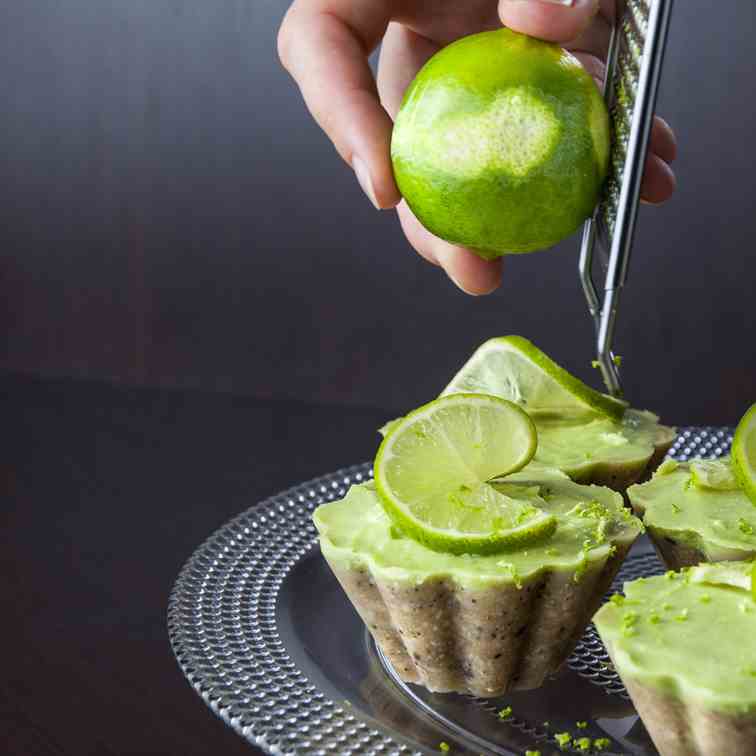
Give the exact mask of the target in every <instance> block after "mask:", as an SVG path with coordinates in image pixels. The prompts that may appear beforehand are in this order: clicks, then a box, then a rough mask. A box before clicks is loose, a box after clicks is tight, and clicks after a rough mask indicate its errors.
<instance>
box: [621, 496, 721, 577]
mask: <svg viewBox="0 0 756 756" xmlns="http://www.w3.org/2000/svg"><path fill="white" fill-rule="evenodd" d="M634 509H635V508H634ZM639 516H640V517H642V515H639ZM646 532H647V533H648V537H649V538H650V539H651V543H653V544H654V548H655V549H656V553H657V554H658V555H659V559H661V561H662V562H663V563H664V564H665V565H666V566H667V567H668V568H669V569H670V570H681V569H682V568H683V567H695V565H697V564H700V563H701V562H708V561H709V559H707V557H706V554H704V553H703V551H699V550H698V549H695V548H693V547H692V546H686V545H685V544H684V543H680V542H679V541H675V540H673V539H672V538H669V536H664V535H661V534H660V533H656V532H654V529H653V528H647V529H646Z"/></svg>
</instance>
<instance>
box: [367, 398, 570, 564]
mask: <svg viewBox="0 0 756 756" xmlns="http://www.w3.org/2000/svg"><path fill="white" fill-rule="evenodd" d="M536 446H537V436H536V429H535V426H534V425H533V421H532V420H531V419H530V418H529V417H528V415H527V414H526V413H525V412H523V411H522V410H521V409H520V408H519V407H517V406H516V405H514V404H512V403H511V402H508V401H505V400H503V399H499V398H498V397H495V396H487V395H484V394H454V395H453V396H447V397H443V398H441V399H436V400H435V401H433V402H430V403H429V404H426V405H424V406H423V407H420V408H419V409H416V410H415V411H414V412H411V413H410V414H409V415H407V416H406V417H404V418H402V419H401V420H400V421H399V422H397V423H396V424H394V425H392V427H391V429H390V431H389V433H388V435H387V436H386V438H384V439H383V442H382V443H381V445H380V448H379V449H378V454H377V455H376V458H375V465H374V471H375V483H376V490H377V491H378V494H379V496H380V498H381V502H382V504H383V507H384V509H385V510H386V512H387V514H388V515H389V517H390V518H391V519H392V521H393V522H394V524H395V525H396V526H397V527H399V528H400V529H401V530H402V531H403V532H404V533H405V534H406V535H408V536H409V537H411V538H414V539H415V540H416V541H419V542H420V543H422V544H425V545H426V546H428V547H429V548H431V549H434V550H435V551H445V552H450V553H452V554H464V553H473V554H491V553H496V552H498V551H503V550H505V549H507V548H510V547H512V546H517V545H520V544H524V543H528V542H530V541H532V540H535V539H537V538H539V537H541V536H544V535H546V534H550V533H551V532H553V530H554V528H555V527H556V520H555V518H554V517H553V515H551V514H549V513H547V512H544V511H543V510H541V509H539V508H538V507H536V506H534V505H533V504H532V503H531V502H524V501H517V500H515V499H512V498H510V497H509V496H506V495H504V494H502V493H501V492H499V491H498V490H497V489H496V488H494V487H493V486H492V485H490V483H488V481H490V480H492V479H493V478H497V477H500V476H502V475H507V474H509V473H512V472H515V471H516V470H519V469H520V468H522V467H524V466H525V465H526V464H527V463H528V462H529V461H530V460H531V459H532V457H533V455H534V454H535V450H536Z"/></svg>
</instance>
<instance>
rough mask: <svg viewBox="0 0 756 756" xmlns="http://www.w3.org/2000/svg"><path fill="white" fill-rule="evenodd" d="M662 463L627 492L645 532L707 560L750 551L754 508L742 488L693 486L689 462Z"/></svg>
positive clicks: (754, 541) (754, 547) (754, 548)
mask: <svg viewBox="0 0 756 756" xmlns="http://www.w3.org/2000/svg"><path fill="white" fill-rule="evenodd" d="M666 465H667V463H666V462H665V463H664V464H663V465H662V466H661V467H660V468H659V469H658V470H657V472H656V474H655V475H654V476H653V478H652V479H651V480H650V481H648V482H647V483H643V484H641V485H635V486H630V488H628V491H627V494H628V497H629V498H630V501H631V502H632V505H633V508H634V509H635V510H636V511H640V512H643V522H644V524H645V525H646V526H647V527H648V529H649V530H650V531H651V533H652V534H653V535H655V536H656V537H666V538H670V539H672V540H673V541H676V542H678V543H681V544H683V545H686V546H688V547H690V548H694V549H697V550H699V551H701V552H703V553H704V555H705V556H706V558H707V559H708V560H709V561H720V560H730V559H735V560H737V559H749V558H750V557H751V556H754V555H756V507H754V505H753V504H752V503H751V501H750V499H749V498H748V497H747V496H746V494H745V492H744V491H742V490H740V489H738V488H736V489H732V488H719V489H717V488H709V487H705V486H699V485H693V484H692V480H693V475H692V473H691V468H690V464H688V463H686V462H675V463H674V467H672V466H670V467H665V466H666Z"/></svg>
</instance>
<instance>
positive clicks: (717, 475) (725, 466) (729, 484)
mask: <svg viewBox="0 0 756 756" xmlns="http://www.w3.org/2000/svg"><path fill="white" fill-rule="evenodd" d="M690 473H691V479H692V481H693V485H694V486H696V487H697V488H710V489H713V490H715V491H737V490H738V488H740V486H739V484H738V480H737V478H736V477H735V473H734V472H733V470H732V464H731V463H730V460H729V459H727V458H725V459H693V460H691V461H690Z"/></svg>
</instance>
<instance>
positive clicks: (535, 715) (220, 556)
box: [168, 428, 732, 756]
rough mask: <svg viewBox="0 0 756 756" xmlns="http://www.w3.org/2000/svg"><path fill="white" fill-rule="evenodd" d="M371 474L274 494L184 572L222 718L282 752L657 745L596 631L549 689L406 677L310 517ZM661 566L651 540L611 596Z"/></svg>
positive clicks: (178, 644) (185, 594)
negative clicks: (493, 693) (489, 687)
mask: <svg viewBox="0 0 756 756" xmlns="http://www.w3.org/2000/svg"><path fill="white" fill-rule="evenodd" d="M731 441H732V430H731V429H729V428H684V429H682V430H681V431H680V433H679V435H678V437H677V440H676V442H675V445H674V447H673V448H672V450H671V452H670V456H671V457H674V458H676V459H680V460H685V459H688V458H689V457H692V456H708V457H717V456H721V455H723V454H726V453H727V452H728V450H729V446H730V442H731ZM370 475H371V469H370V465H369V464H363V465H356V466H354V467H349V468H345V469H343V470H339V471H338V472H335V473H333V474H330V475H324V476H323V477H321V478H317V479H315V480H312V481H310V482H308V483H304V484H302V485H299V486H296V487H294V488H291V489H289V490H288V491H284V492H283V493H280V494H278V495H276V496H273V497H271V498H269V499H266V500H265V501H263V502H261V503H259V504H257V505H255V506H253V507H251V508H250V509H249V510H247V511H246V512H244V513H242V514H241V515H239V516H238V517H236V518H235V519H233V520H231V522H229V523H228V524H226V525H224V526H223V527H222V528H220V530H218V531H217V532H216V533H214V534H213V535H212V536H211V537H210V538H209V539H208V540H207V541H206V542H205V543H204V544H202V546H200V547H199V548H198V549H197V551H196V552H195V553H194V554H193V555H192V557H191V558H190V559H189V561H188V562H187V563H186V565H185V566H184V568H183V569H182V571H181V573H180V575H179V577H178V579H177V581H176V585H175V586H174V589H173V592H172V594H171V598H170V604H169V608H168V630H169V633H170V639H171V644H172V646H173V651H174V653H175V655H176V659H177V660H178V663H179V665H180V666H181V669H182V670H183V671H184V674H185V675H186V676H187V678H188V680H189V682H190V683H191V685H192V687H193V688H194V689H195V690H196V691H197V692H198V693H199V694H200V696H201V697H202V699H203V700H204V701H205V703H207V704H208V706H210V708H211V709H212V710H213V711H214V712H215V713H216V714H217V715H218V716H220V717H221V718H222V719H223V720H224V721H225V722H227V723H228V724H229V725H230V726H231V727H233V728H234V729H235V730H236V731H237V732H238V733H239V734H240V735H241V736H242V737H244V738H246V739H247V740H248V741H249V742H250V743H253V744H255V745H256V746H258V747H260V748H262V749H263V750H265V751H266V752H268V753H274V754H338V755H339V756H349V755H350V754H355V755H356V754H359V755H360V756H362V755H363V754H364V755H368V754H426V753H439V752H440V744H441V742H442V741H443V742H445V743H447V744H448V745H449V747H450V753H452V754H481V753H486V754H489V753H490V754H523V753H524V752H525V750H526V749H531V750H536V749H537V750H540V751H541V754H542V756H551V754H558V753H578V752H579V751H577V750H575V749H574V748H571V747H566V748H565V749H563V750H560V749H559V748H558V746H557V744H556V741H555V738H554V734H555V733H557V732H563V731H567V732H570V733H571V734H572V736H573V737H575V738H577V737H590V738H592V739H593V738H599V737H606V738H609V740H610V743H611V745H610V746H609V747H608V748H607V749H606V750H604V753H605V754H633V756H646V755H649V754H655V753H656V751H655V749H654V747H653V744H652V743H651V741H650V739H649V737H648V735H647V734H646V731H645V729H644V727H643V725H642V723H641V722H640V720H639V719H638V717H637V715H636V714H635V710H634V709H633V707H632V704H631V703H630V701H629V699H628V697H627V694H626V692H625V689H624V687H623V686H622V683H621V682H620V680H619V678H618V677H617V675H616V674H615V673H614V672H613V671H612V669H611V668H610V667H609V666H608V658H607V655H606V652H605V650H604V647H603V645H602V644H601V641H600V640H599V638H598V636H597V635H596V633H595V631H594V630H593V627H589V628H588V630H587V631H586V632H585V634H584V636H583V638H582V639H581V641H580V642H579V643H578V645H577V647H576V649H575V651H574V652H573V654H572V655H571V656H570V657H569V659H568V661H567V663H566V664H565V665H564V667H563V668H562V670H561V671H560V672H559V673H557V674H556V675H555V676H553V677H552V678H551V679H549V680H548V681H547V682H546V684H545V685H543V686H542V687H541V688H539V689H537V690H531V691H521V692H516V693H512V694H510V695H507V696H505V697H504V698H502V699H485V700H484V699H476V698H473V697H471V696H461V695H454V694H433V693H429V692H427V691H426V690H424V689H423V688H420V687H417V686H413V685H407V684H405V683H403V682H402V681H401V680H400V679H399V678H398V677H397V676H396V675H395V674H394V672H393V670H392V669H391V666H390V664H389V663H388V662H387V661H386V660H385V659H384V658H383V656H382V655H381V653H380V652H379V651H378V649H377V648H376V646H375V644H374V643H373V641H372V639H371V637H370V635H369V634H368V633H367V632H366V630H365V627H364V625H363V624H362V622H361V621H360V619H359V617H358V616H357V614H356V613H355V611H354V610H353V609H352V606H351V604H350V603H349V601H348V600H347V598H346V597H345V595H344V593H343V591H342V590H341V588H340V586H339V585H338V583H337V582H336V579H335V578H334V577H333V575H332V574H331V572H330V570H329V569H328V566H327V565H326V563H325V561H324V560H323V559H322V558H321V556H320V551H319V548H318V545H317V539H316V534H315V529H314V527H313V525H312V522H311V519H310V515H311V513H312V510H313V509H314V508H315V507H316V506H318V505H319V504H322V503H323V502H326V501H332V500H334V499H337V498H340V497H342V496H343V495H344V494H345V493H346V490H347V488H348V487H349V486H350V485H351V484H352V483H359V482H360V481H364V480H366V479H368V478H369V477H370ZM662 570H663V568H662V565H661V564H660V562H659V561H658V560H657V558H656V556H655V554H654V553H653V551H652V549H651V547H650V544H649V542H648V541H647V540H646V539H645V538H643V539H641V540H640V542H639V543H638V544H636V546H635V547H634V548H633V551H632V552H631V554H630V556H629V557H628V559H627V560H626V561H625V564H624V565H623V567H622V569H621V571H620V573H619V575H618V577H617V579H616V580H615V583H614V586H613V589H612V590H616V589H618V588H619V586H620V585H621V583H622V582H623V581H624V580H628V579H633V578H635V577H639V576H641V575H651V574H654V573H658V572H661V571H662ZM504 706H511V707H512V712H513V713H512V716H511V717H510V718H508V719H506V720H502V719H501V718H500V717H499V716H498V712H499V711H500V710H501V709H502V708H503V707H504ZM578 721H580V722H581V724H582V722H585V723H586V727H585V728H583V729H579V728H577V726H576V722H578Z"/></svg>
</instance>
